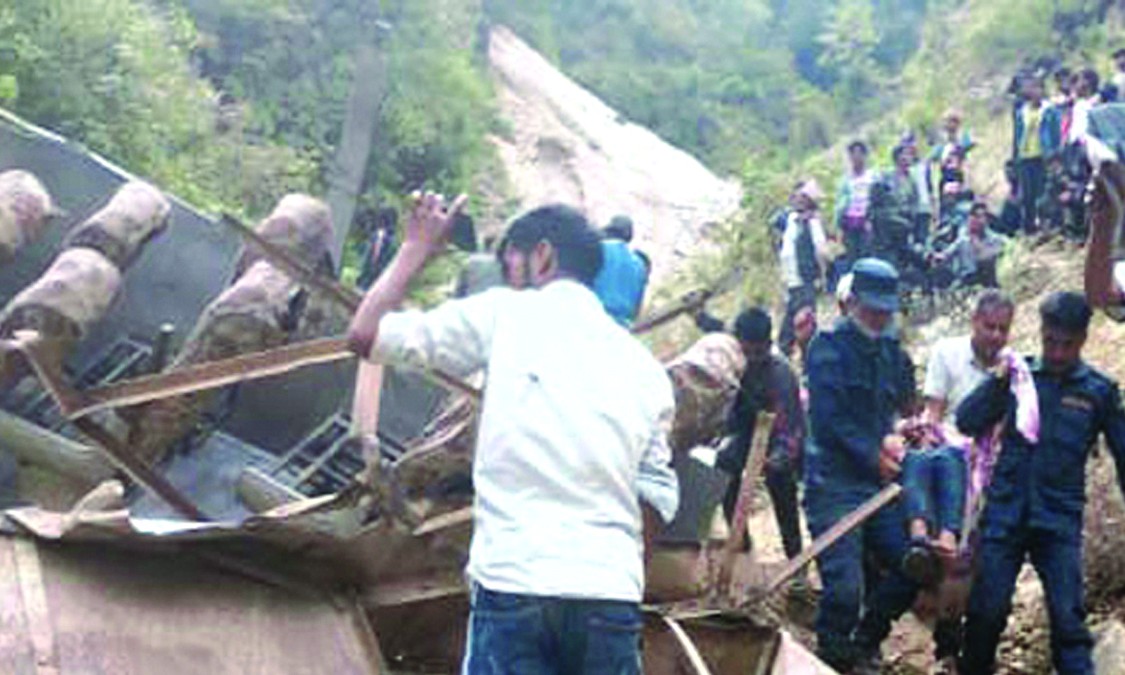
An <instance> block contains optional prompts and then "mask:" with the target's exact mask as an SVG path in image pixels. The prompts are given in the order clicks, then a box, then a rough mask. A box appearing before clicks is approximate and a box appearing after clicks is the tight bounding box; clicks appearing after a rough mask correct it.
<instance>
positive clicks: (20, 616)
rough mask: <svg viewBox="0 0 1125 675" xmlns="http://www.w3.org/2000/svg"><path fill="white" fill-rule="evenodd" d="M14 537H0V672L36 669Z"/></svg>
mask: <svg viewBox="0 0 1125 675" xmlns="http://www.w3.org/2000/svg"><path fill="white" fill-rule="evenodd" d="M17 541H18V538H17V537H3V538H0V672H3V673H12V674H13V675H25V674H27V673H34V672H35V646H34V645H33V644H32V642H31V635H30V632H29V630H28V627H27V610H26V609H25V608H24V602H23V592H22V589H21V587H20V575H19V568H18V566H17V560H16V542H17Z"/></svg>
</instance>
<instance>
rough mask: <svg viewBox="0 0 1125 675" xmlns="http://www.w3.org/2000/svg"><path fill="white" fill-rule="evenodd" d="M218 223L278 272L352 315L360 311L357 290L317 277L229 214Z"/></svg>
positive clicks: (359, 298) (289, 254) (300, 262)
mask: <svg viewBox="0 0 1125 675" xmlns="http://www.w3.org/2000/svg"><path fill="white" fill-rule="evenodd" d="M219 221H220V222H221V223H222V224H223V225H225V226H227V227H229V228H230V229H232V230H234V231H235V232H237V233H238V234H239V236H241V237H242V238H243V239H245V240H246V243H247V244H248V245H250V246H252V247H253V248H256V249H258V252H259V253H261V254H262V255H263V256H265V257H266V259H268V260H269V261H270V262H271V263H273V264H274V265H275V266H276V267H277V268H278V269H279V270H281V271H282V272H284V273H286V274H288V275H289V276H291V277H293V279H294V280H296V281H299V282H300V283H301V284H302V285H305V286H308V287H309V288H312V289H313V290H316V291H319V292H321V293H323V294H325V295H326V296H328V297H329V298H331V299H332V300H333V301H334V302H337V303H339V304H340V305H341V306H343V307H344V308H345V309H347V310H348V311H349V312H351V313H353V314H354V313H355V311H356V310H357V309H359V303H361V302H363V296H362V295H360V293H359V292H358V291H356V290H355V289H354V288H348V287H347V286H344V285H343V284H341V283H340V282H338V281H336V280H335V279H329V278H328V277H325V276H324V275H323V274H317V273H316V271H315V270H313V269H312V268H311V267H309V266H308V265H306V264H305V262H304V261H303V260H300V259H299V258H297V256H295V255H293V254H291V253H290V252H289V251H286V250H285V249H283V248H281V247H280V246H277V245H275V244H273V243H270V242H269V241H267V240H266V239H265V238H264V237H262V235H260V234H258V233H257V232H256V231H255V230H254V228H252V227H250V226H249V225H247V224H246V223H243V222H242V221H241V220H239V219H238V218H235V217H234V216H232V215H230V214H229V213H224V214H223V215H222V216H221V217H220V218H219Z"/></svg>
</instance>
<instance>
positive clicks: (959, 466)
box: [902, 447, 968, 534]
mask: <svg viewBox="0 0 1125 675" xmlns="http://www.w3.org/2000/svg"><path fill="white" fill-rule="evenodd" d="M966 472H967V468H966V465H965V452H964V451H963V450H962V449H961V448H950V447H945V448H935V449H933V450H915V449H911V450H909V451H907V453H906V457H905V458H903V461H902V489H903V495H904V498H905V504H906V517H907V518H909V519H910V520H915V519H918V518H921V519H923V520H925V521H926V523H927V524H928V525H929V526H930V528H931V532H935V531H940V530H949V531H950V532H954V533H956V534H960V533H961V523H962V520H963V518H964V514H965V483H966V481H967V478H968V475H967V473H966ZM935 533H936V532H935Z"/></svg>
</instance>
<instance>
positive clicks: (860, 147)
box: [848, 141, 867, 155]
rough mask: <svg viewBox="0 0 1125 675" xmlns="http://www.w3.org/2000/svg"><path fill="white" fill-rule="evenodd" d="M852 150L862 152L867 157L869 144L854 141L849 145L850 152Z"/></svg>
mask: <svg viewBox="0 0 1125 675" xmlns="http://www.w3.org/2000/svg"><path fill="white" fill-rule="evenodd" d="M852 150H862V151H863V154H865V155H866V154H867V144H866V143H864V142H863V141H852V142H851V143H848V152H851V151H852Z"/></svg>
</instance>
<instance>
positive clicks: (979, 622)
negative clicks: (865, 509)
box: [957, 293, 1125, 675]
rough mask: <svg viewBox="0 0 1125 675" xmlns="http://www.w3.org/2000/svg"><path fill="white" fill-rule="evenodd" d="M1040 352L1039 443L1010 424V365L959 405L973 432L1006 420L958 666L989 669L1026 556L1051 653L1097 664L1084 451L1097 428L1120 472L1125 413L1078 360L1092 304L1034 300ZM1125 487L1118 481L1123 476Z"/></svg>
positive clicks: (1113, 392) (1068, 663)
mask: <svg viewBox="0 0 1125 675" xmlns="http://www.w3.org/2000/svg"><path fill="white" fill-rule="evenodd" d="M1039 313H1040V318H1041V328H1040V331H1041V332H1040V336H1041V340H1042V354H1041V357H1040V358H1039V359H1037V360H1034V361H1032V362H1031V372H1032V377H1033V379H1034V381H1035V389H1036V392H1037V394H1038V398H1039V414H1040V428H1039V442H1038V443H1037V444H1032V443H1030V442H1029V441H1027V440H1026V439H1025V438H1024V436H1023V435H1022V434H1021V433H1020V432H1019V431H1017V430H1016V427H1015V419H1016V415H1015V410H1016V399H1015V396H1014V395H1013V394H1012V393H1011V387H1010V381H1009V378H1010V373H1009V372H1002V373H1000V374H998V375H995V376H993V377H991V378H990V379H989V380H986V381H985V382H984V383H982V384H981V385H980V387H978V388H977V389H976V390H975V391H974V392H973V393H972V394H970V395H969V396H968V397H967V398H966V399H965V400H964V401H963V402H962V403H961V405H960V407H959V408H958V409H957V425H958V427H960V428H961V430H962V431H963V432H964V433H966V434H969V435H971V436H980V435H983V434H986V433H988V432H989V431H990V430H992V429H993V428H994V427H995V425H997V424H999V423H1001V422H1002V421H1004V420H1006V422H1004V424H1005V428H1004V431H1003V437H1002V444H1003V448H1002V450H1001V452H1000V456H999V459H998V460H997V463H996V468H995V470H994V473H993V476H992V482H991V484H990V485H989V487H988V489H987V491H986V493H985V498H986V502H987V504H986V506H985V510H984V514H983V516H982V520H981V530H980V536H981V541H980V549H979V551H978V554H977V555H978V560H977V564H978V568H977V574H976V579H975V583H974V584H973V590H972V593H971V595H970V597H969V606H968V611H967V613H966V618H965V645H964V651H963V653H962V659H961V664H960V672H961V673H962V675H977V674H980V673H991V672H992V671H993V669H994V667H995V661H996V646H997V644H998V643H999V641H1000V634H1001V633H1003V631H1004V626H1005V625H1006V624H1007V621H1008V614H1009V613H1010V612H1011V610H1012V592H1013V591H1014V589H1015V584H1016V577H1017V575H1018V574H1019V571H1020V568H1021V567H1022V566H1023V563H1024V560H1025V559H1027V558H1030V560H1031V564H1032V565H1033V566H1034V567H1035V570H1036V572H1037V573H1038V574H1039V578H1040V580H1041V581H1042V583H1043V589H1044V592H1045V595H1046V598H1047V611H1048V614H1049V616H1050V621H1051V654H1052V659H1053V661H1054V667H1055V670H1056V671H1057V672H1058V673H1059V674H1060V675H1086V674H1092V673H1093V672H1094V667H1093V664H1092V660H1091V649H1092V645H1093V640H1092V638H1091V637H1090V632H1089V631H1088V630H1087V628H1086V621H1085V619H1086V609H1085V599H1084V582H1083V578H1082V511H1083V506H1084V504H1085V495H1086V459H1087V457H1089V454H1090V449H1091V448H1092V447H1093V444H1094V441H1095V440H1096V439H1097V437H1098V434H1104V436H1105V439H1106V442H1107V444H1108V446H1109V450H1110V452H1111V453H1112V455H1113V459H1114V461H1115V462H1116V464H1117V475H1118V479H1119V480H1121V478H1122V476H1125V463H1123V460H1125V413H1123V412H1122V408H1121V396H1120V394H1119V392H1118V389H1117V384H1116V383H1115V382H1113V381H1112V380H1111V379H1109V378H1108V377H1106V376H1105V375H1103V374H1102V373H1099V372H1098V371H1096V370H1094V369H1093V368H1091V367H1090V366H1088V365H1086V364H1085V363H1084V362H1083V361H1082V347H1083V345H1084V344H1085V342H1086V331H1087V328H1088V326H1089V324H1090V314H1091V310H1090V307H1089V305H1088V304H1087V303H1086V300H1085V299H1084V298H1083V297H1082V296H1081V295H1079V294H1077V293H1055V294H1053V295H1051V296H1050V297H1048V298H1047V300H1046V301H1044V303H1043V304H1042V306H1041V307H1040V308H1039ZM1123 489H1125V483H1123Z"/></svg>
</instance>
